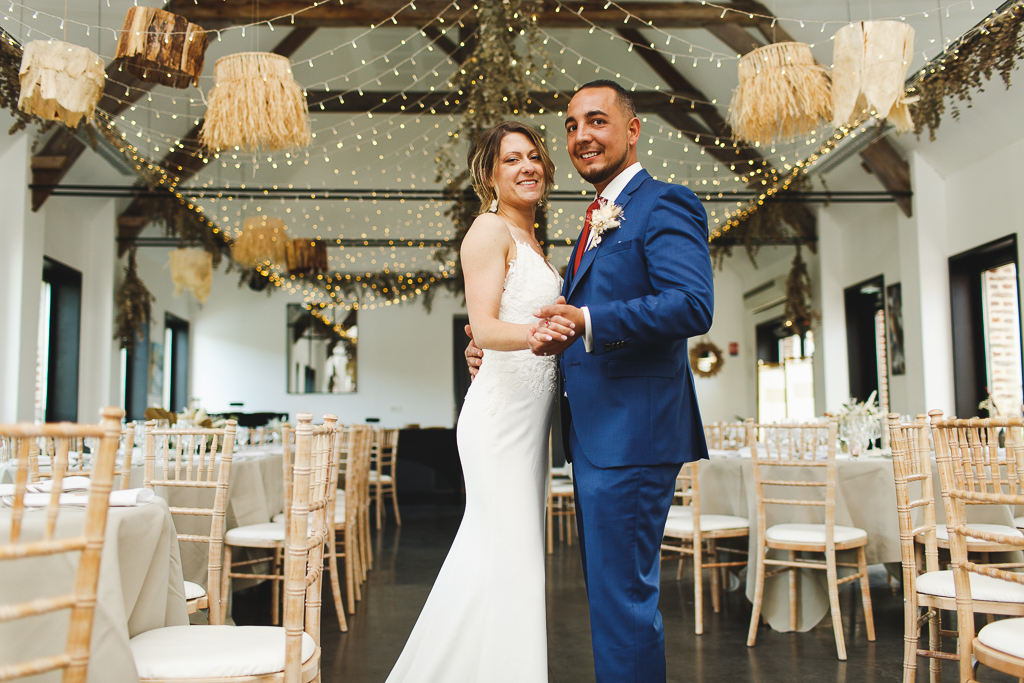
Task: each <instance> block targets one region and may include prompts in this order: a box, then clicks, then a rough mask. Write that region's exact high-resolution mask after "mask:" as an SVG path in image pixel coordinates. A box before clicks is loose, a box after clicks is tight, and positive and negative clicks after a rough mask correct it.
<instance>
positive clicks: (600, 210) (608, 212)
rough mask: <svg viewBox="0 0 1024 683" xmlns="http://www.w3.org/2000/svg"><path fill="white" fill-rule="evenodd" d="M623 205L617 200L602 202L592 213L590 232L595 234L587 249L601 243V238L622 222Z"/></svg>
mask: <svg viewBox="0 0 1024 683" xmlns="http://www.w3.org/2000/svg"><path fill="white" fill-rule="evenodd" d="M622 218H623V216H622V207H621V206H619V205H618V204H616V203H615V202H604V201H602V202H601V205H600V206H599V207H597V209H595V210H594V213H592V214H591V215H590V232H591V234H592V235H593V236H594V237H593V239H591V240H590V246H588V247H587V251H589V250H591V249H593V248H594V247H596V246H597V245H599V244H601V238H602V237H603V236H604V234H605V233H606V232H608V231H609V230H614V229H615V228H617V227H619V225H620V224H621V223H622Z"/></svg>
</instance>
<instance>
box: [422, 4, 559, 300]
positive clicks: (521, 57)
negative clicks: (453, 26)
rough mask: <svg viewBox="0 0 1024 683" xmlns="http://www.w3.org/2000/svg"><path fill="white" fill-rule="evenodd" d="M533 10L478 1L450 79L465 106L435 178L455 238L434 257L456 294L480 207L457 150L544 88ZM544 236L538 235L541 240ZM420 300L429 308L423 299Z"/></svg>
mask: <svg viewBox="0 0 1024 683" xmlns="http://www.w3.org/2000/svg"><path fill="white" fill-rule="evenodd" d="M537 9H538V3H535V2H527V1H524V0H503V1H502V2H481V3H478V5H477V12H476V16H477V21H478V22H479V25H478V28H477V31H476V44H475V45H474V47H473V50H472V52H471V54H470V56H469V58H468V59H467V60H466V61H465V62H463V64H462V68H460V69H459V70H458V71H456V72H455V74H454V75H453V76H452V78H451V80H450V89H451V90H453V91H455V92H457V93H458V94H459V99H460V100H461V101H462V103H463V104H464V105H465V109H464V113H463V115H462V119H461V120H460V121H459V125H458V127H457V128H456V129H455V131H453V132H452V133H451V135H450V136H449V138H448V140H447V141H446V142H445V143H444V144H443V145H442V146H441V148H440V150H438V155H437V181H438V182H443V183H445V190H444V192H445V196H446V198H447V199H449V200H450V201H451V204H450V205H449V207H448V209H447V210H446V211H445V215H446V216H447V217H448V218H449V219H451V221H452V223H454V224H455V239H454V240H453V241H452V242H451V246H450V247H445V248H442V249H438V250H437V251H436V252H434V258H435V259H436V260H437V261H438V262H440V263H443V264H445V265H446V270H447V272H448V275H447V278H448V279H447V280H445V282H444V286H445V287H446V288H448V289H449V290H450V291H452V292H455V293H462V292H464V291H465V280H464V279H463V277H462V266H461V263H460V262H459V249H460V248H461V246H462V239H463V237H465V235H466V231H467V230H469V226H470V225H471V224H472V223H473V219H475V218H476V216H477V213H478V212H477V207H478V206H479V200H478V199H477V197H476V194H475V193H474V192H473V190H472V187H470V184H469V171H468V170H467V169H466V168H465V158H464V156H463V157H462V158H460V154H459V150H460V149H461V150H463V151H464V150H465V149H467V148H468V146H469V144H470V143H472V141H473V140H475V139H476V137H477V136H478V135H479V134H480V133H482V132H483V131H484V130H486V129H487V128H489V127H491V126H493V125H495V124H497V123H500V122H502V121H505V120H507V119H511V118H516V117H522V116H523V113H524V111H525V108H526V105H527V104H528V103H529V101H530V96H529V93H530V90H531V89H540V88H542V86H541V83H540V81H541V79H542V78H544V77H545V76H550V74H549V73H545V74H541V73H538V69H539V65H541V64H547V62H548V60H547V55H546V53H545V51H544V49H543V47H542V44H541V37H540V31H539V30H538V28H537V24H536V22H535V21H534V20H533V15H534V13H535V12H536V11H537ZM520 37H522V38H523V39H524V40H525V43H526V51H525V54H521V53H520V51H519V48H518V47H517V45H516V43H517V41H518V40H519V38H520ZM539 222H540V223H541V224H542V225H544V224H545V223H544V221H539ZM543 237H544V235H542V234H538V235H537V238H538V240H540V241H541V244H544V242H543V240H542V238H543ZM449 263H454V264H455V265H454V266H448V264H449ZM424 305H426V306H428V307H429V303H428V302H427V301H424Z"/></svg>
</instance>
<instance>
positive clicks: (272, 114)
mask: <svg viewBox="0 0 1024 683" xmlns="http://www.w3.org/2000/svg"><path fill="white" fill-rule="evenodd" d="M213 80H214V85H213V88H211V89H210V92H209V93H208V94H207V100H208V106H207V109H206V120H205V121H204V122H203V129H202V131H201V132H200V139H201V140H202V142H203V144H204V145H206V147H207V148H208V149H210V150H219V149H229V148H232V147H238V148H239V149H242V150H245V151H253V152H256V151H275V150H281V149H295V148H297V147H305V146H306V145H308V144H309V108H308V106H307V105H306V96H305V95H304V94H303V91H302V86H301V85H299V84H298V83H297V82H296V81H295V79H294V78H293V77H292V68H291V65H290V64H289V63H288V59H287V58H285V57H282V56H281V55H275V54H271V53H269V52H242V53H239V54H235V55H228V56H227V57H221V58H220V59H218V60H217V63H216V65H215V66H214V69H213Z"/></svg>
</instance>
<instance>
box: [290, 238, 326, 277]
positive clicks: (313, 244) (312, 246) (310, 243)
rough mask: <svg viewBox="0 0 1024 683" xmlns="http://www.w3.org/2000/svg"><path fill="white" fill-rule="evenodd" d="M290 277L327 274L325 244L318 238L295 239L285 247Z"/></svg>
mask: <svg viewBox="0 0 1024 683" xmlns="http://www.w3.org/2000/svg"><path fill="white" fill-rule="evenodd" d="M285 257H286V260H287V262H288V273H289V274H290V275H319V274H322V273H326V272H327V243H326V242H324V241H323V240H322V239H320V238H319V237H318V238H316V239H309V238H308V237H296V238H295V239H293V240H291V241H290V242H288V243H287V244H286V245H285Z"/></svg>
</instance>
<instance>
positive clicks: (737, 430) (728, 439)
mask: <svg viewBox="0 0 1024 683" xmlns="http://www.w3.org/2000/svg"><path fill="white" fill-rule="evenodd" d="M719 426H720V428H721V442H720V443H721V445H720V446H718V448H724V449H726V450H730V451H731V450H735V449H738V448H743V447H744V446H746V445H747V425H746V423H744V422H722V423H720V425H719Z"/></svg>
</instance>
